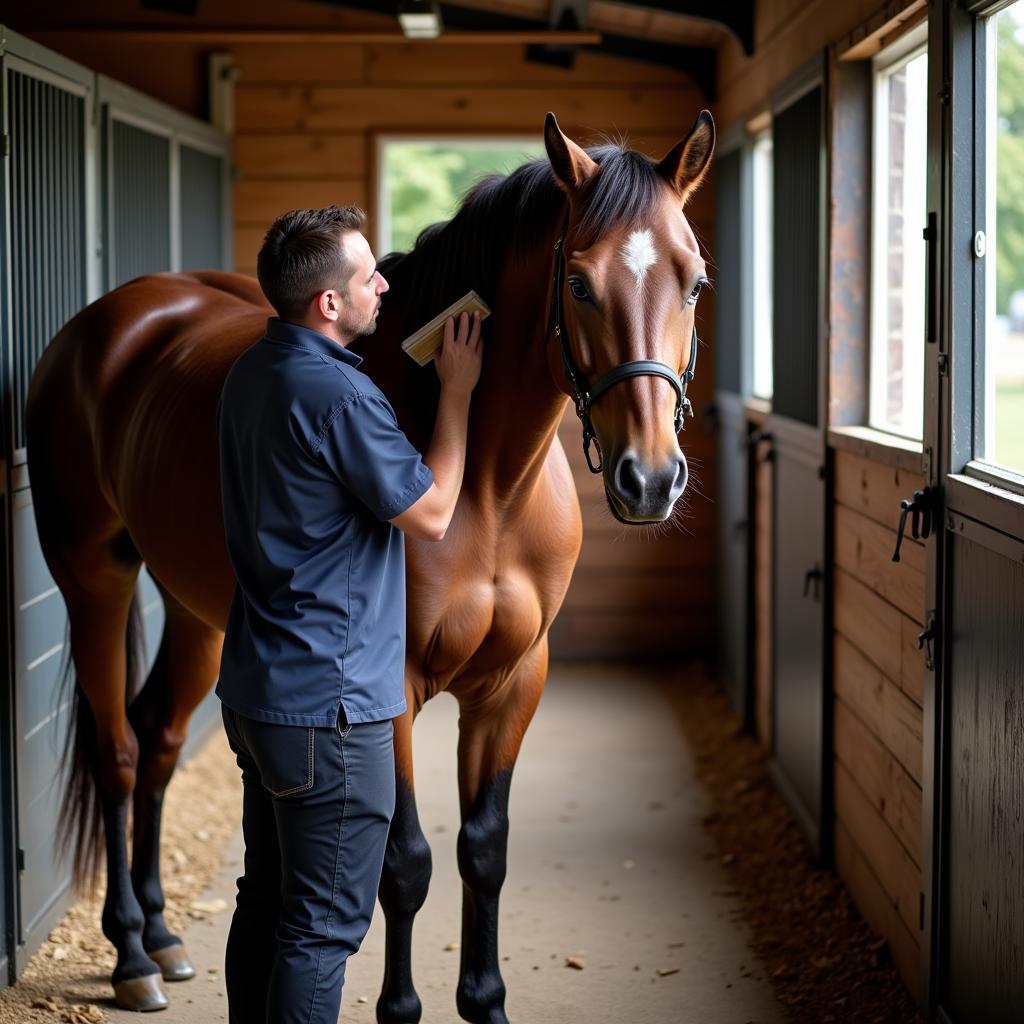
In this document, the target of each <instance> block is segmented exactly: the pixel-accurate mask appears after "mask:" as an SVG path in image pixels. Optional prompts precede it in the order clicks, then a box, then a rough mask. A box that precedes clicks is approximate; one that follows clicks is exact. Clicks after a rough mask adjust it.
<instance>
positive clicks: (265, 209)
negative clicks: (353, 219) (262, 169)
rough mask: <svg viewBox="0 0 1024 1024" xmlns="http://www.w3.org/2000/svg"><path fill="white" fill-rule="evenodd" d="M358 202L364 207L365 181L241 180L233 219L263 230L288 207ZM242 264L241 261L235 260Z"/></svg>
mask: <svg viewBox="0 0 1024 1024" xmlns="http://www.w3.org/2000/svg"><path fill="white" fill-rule="evenodd" d="M331 203H334V204H336V205H337V206H352V205H355V206H361V207H362V208H363V209H364V210H365V209H366V182H365V181H364V180H363V179H362V178H353V179H350V180H344V181H240V182H238V184H237V185H235V223H236V224H247V225H252V226H253V227H258V228H262V229H263V230H264V231H266V229H267V228H269V227H270V225H271V224H272V223H273V221H274V220H275V219H276V218H277V217H279V216H280V215H281V214H282V213H286V212H287V211H288V210H305V209H316V208H318V207H321V206H330V205H331ZM238 265H239V266H242V264H241V263H239V264H238Z"/></svg>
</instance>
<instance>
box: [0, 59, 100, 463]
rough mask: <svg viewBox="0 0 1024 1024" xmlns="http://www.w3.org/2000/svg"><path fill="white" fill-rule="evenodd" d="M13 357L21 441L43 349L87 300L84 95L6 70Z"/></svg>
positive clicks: (20, 443) (16, 442)
mask: <svg viewBox="0 0 1024 1024" xmlns="http://www.w3.org/2000/svg"><path fill="white" fill-rule="evenodd" d="M8 86H9V92H8V97H9V98H8V118H9V124H10V137H11V156H10V195H9V201H8V211H9V215H10V237H11V257H12V262H13V267H14V273H13V275H12V284H13V288H12V294H11V329H12V340H13V345H12V350H13V365H12V367H11V393H12V402H13V409H12V414H13V437H12V444H11V448H12V449H14V450H17V449H19V448H24V447H25V426H24V409H25V396H26V395H27V393H28V385H29V380H30V379H31V377H32V371H33V370H34V369H35V367H36V364H37V363H38V362H39V357H40V356H41V355H42V352H43V349H44V348H45V347H46V345H47V343H48V342H49V340H50V339H51V338H52V337H53V335H54V334H56V333H57V331H58V330H60V328H61V327H62V326H63V325H64V324H65V323H66V322H67V321H68V320H70V319H71V317H72V316H74V315H75V313H77V312H78V311H79V310H80V309H81V308H82V306H84V305H85V300H86V259H87V257H86V252H85V245H86V240H85V204H86V197H85V101H84V99H83V98H82V97H81V96H78V95H75V94H73V93H71V92H68V91H67V90H65V89H61V88H60V87H59V86H57V85H53V84H51V83H50V82H44V81H41V80H39V79H38V78H34V77H32V76H31V75H27V74H23V73H21V72H19V71H14V70H10V71H9V72H8Z"/></svg>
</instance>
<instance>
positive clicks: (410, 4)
mask: <svg viewBox="0 0 1024 1024" xmlns="http://www.w3.org/2000/svg"><path fill="white" fill-rule="evenodd" d="M398 23H399V24H400V25H401V26H402V32H403V33H405V35H406V37H407V38H409V39H436V38H437V37H438V36H439V35H440V34H441V30H442V29H443V28H444V25H443V24H442V22H441V8H440V7H439V6H438V5H437V3H435V2H434V0H401V3H399V5H398Z"/></svg>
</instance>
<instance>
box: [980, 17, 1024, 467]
mask: <svg viewBox="0 0 1024 1024" xmlns="http://www.w3.org/2000/svg"><path fill="white" fill-rule="evenodd" d="M988 31H989V36H988V44H989V45H988V53H989V55H990V58H989V61H988V65H987V69H986V70H987V73H988V97H987V110H988V117H987V122H988V123H987V125H986V128H987V135H988V139H987V142H988V144H987V146H986V151H987V152H986V166H987V170H988V182H987V187H986V191H985V195H986V200H987V206H988V216H987V221H988V223H987V225H986V226H987V238H986V252H985V258H986V259H987V261H988V262H987V267H986V271H987V281H986V288H985V294H986V299H987V305H988V310H987V314H988V315H987V317H986V320H987V328H988V329H987V331H986V332H985V338H986V341H985V394H984V395H983V396H979V397H980V398H981V400H982V402H983V408H984V418H983V423H984V427H983V433H982V438H981V450H980V451H976V452H975V454H976V455H977V456H978V457H980V458H983V459H985V460H986V461H988V462H994V463H996V464H998V465H1000V466H1004V467H1006V468H1008V469H1013V470H1016V471H1017V472H1024V4H1021V3H1015V4H1013V5H1012V6H1011V7H1008V8H1006V9H1005V10H1003V11H1001V12H1000V13H999V14H997V15H996V16H995V17H993V18H991V19H990V20H989V24H988Z"/></svg>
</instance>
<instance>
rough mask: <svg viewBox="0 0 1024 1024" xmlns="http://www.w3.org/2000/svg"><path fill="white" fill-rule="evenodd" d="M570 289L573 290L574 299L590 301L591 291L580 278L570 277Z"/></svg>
mask: <svg viewBox="0 0 1024 1024" xmlns="http://www.w3.org/2000/svg"><path fill="white" fill-rule="evenodd" d="M569 291H571V292H572V297H573V298H574V299H579V301H580V302H589V301H590V292H588V291H587V286H586V285H585V284H584V283H583V282H582V281H581V280H580V279H579V278H578V277H570V278H569Z"/></svg>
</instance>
